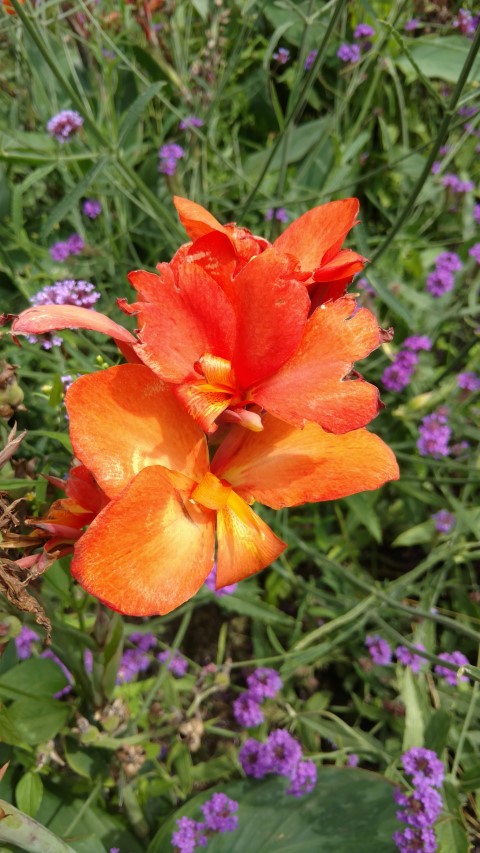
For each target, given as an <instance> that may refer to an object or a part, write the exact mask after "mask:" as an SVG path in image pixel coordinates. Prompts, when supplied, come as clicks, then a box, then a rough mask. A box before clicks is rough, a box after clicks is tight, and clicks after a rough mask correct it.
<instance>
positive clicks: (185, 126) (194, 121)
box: [160, 116, 204, 160]
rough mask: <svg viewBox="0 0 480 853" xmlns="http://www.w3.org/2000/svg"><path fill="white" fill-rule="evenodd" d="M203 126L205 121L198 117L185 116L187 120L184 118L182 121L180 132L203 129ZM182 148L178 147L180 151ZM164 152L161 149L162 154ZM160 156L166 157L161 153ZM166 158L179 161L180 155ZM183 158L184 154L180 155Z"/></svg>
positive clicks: (170, 155) (169, 155) (168, 155)
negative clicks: (193, 128) (195, 128)
mask: <svg viewBox="0 0 480 853" xmlns="http://www.w3.org/2000/svg"><path fill="white" fill-rule="evenodd" d="M203 125H204V121H203V119H201V118H198V116H185V118H182V120H181V122H180V124H179V125H178V127H179V130H191V128H192V127H203ZM165 147H166V146H164V148H165ZM180 147H181V146H180V145H178V146H177V148H178V149H180ZM162 150H163V149H162V148H161V149H160V152H161V151H162ZM182 152H183V148H182ZM160 156H161V157H162V156H165V155H162V154H161V153H160ZM166 156H167V157H172V156H173V157H175V158H176V159H177V160H178V159H179V156H178V154H167V155H166ZM183 156H184V155H183V153H182V154H180V157H183Z"/></svg>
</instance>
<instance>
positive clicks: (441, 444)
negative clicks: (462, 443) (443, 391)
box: [417, 409, 452, 459]
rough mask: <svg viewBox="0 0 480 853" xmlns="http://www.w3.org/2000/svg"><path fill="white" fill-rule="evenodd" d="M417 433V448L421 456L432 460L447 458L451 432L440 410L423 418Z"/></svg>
mask: <svg viewBox="0 0 480 853" xmlns="http://www.w3.org/2000/svg"><path fill="white" fill-rule="evenodd" d="M418 433H419V438H418V441H417V447H418V451H419V453H420V455H421V456H433V458H434V459H440V457H441V456H448V454H449V452H450V450H449V446H448V444H449V441H450V438H451V435H452V430H451V429H450V426H449V425H448V419H447V416H446V414H444V413H443V412H442V411H441V410H440V409H438V410H437V411H436V412H432V414H431V415H426V417H424V418H423V420H422V422H421V424H420V427H419V430H418Z"/></svg>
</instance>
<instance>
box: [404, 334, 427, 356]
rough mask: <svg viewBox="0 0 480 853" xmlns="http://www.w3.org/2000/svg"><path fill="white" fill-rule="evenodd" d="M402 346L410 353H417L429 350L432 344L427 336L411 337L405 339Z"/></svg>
mask: <svg viewBox="0 0 480 853" xmlns="http://www.w3.org/2000/svg"><path fill="white" fill-rule="evenodd" d="M403 346H404V347H405V349H409V350H411V351H412V352H419V351H420V350H426V351H428V350H431V349H432V346H433V344H432V342H431V340H430V338H429V337H427V335H411V337H409V338H405V340H404V342H403Z"/></svg>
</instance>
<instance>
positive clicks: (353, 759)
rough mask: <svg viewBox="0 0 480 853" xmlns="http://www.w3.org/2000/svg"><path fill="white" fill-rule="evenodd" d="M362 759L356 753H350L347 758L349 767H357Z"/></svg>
mask: <svg viewBox="0 0 480 853" xmlns="http://www.w3.org/2000/svg"><path fill="white" fill-rule="evenodd" d="M359 761H360V759H359V757H358V755H356V754H355V753H354V752H352V753H350V755H349V756H348V758H347V767H357V765H358V763H359Z"/></svg>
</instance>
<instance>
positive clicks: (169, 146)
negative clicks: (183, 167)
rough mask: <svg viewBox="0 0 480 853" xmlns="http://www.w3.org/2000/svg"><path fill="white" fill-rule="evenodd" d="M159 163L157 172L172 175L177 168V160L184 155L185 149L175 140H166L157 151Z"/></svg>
mask: <svg viewBox="0 0 480 853" xmlns="http://www.w3.org/2000/svg"><path fill="white" fill-rule="evenodd" d="M158 156H159V158H160V163H159V165H158V170H159V172H161V173H162V175H170V176H172V175H174V174H175V170H176V168H177V161H178V160H181V159H182V157H185V150H184V149H183V148H182V146H181V145H177V143H176V142H167V143H166V144H165V145H162V147H161V148H160V150H159V152H158Z"/></svg>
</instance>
